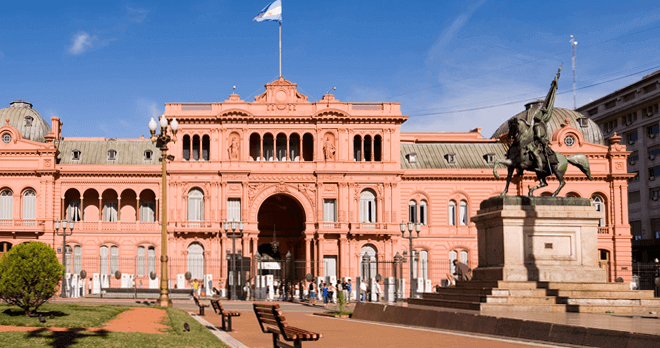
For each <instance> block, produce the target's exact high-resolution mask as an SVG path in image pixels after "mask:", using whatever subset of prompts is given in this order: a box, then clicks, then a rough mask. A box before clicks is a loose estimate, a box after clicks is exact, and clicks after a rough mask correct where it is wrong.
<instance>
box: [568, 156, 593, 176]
mask: <svg viewBox="0 0 660 348" xmlns="http://www.w3.org/2000/svg"><path fill="white" fill-rule="evenodd" d="M566 160H567V161H568V163H570V164H572V165H574V166H576V167H578V169H580V171H581V172H582V173H584V175H586V176H587V178H589V180H593V178H592V177H591V168H589V159H587V156H585V155H583V154H577V155H570V156H566Z"/></svg>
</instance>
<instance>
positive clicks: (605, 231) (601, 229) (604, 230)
mask: <svg viewBox="0 0 660 348" xmlns="http://www.w3.org/2000/svg"><path fill="white" fill-rule="evenodd" d="M598 234H610V228H609V227H598Z"/></svg>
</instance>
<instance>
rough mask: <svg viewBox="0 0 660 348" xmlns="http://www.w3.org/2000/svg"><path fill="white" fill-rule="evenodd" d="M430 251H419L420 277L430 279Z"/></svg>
mask: <svg viewBox="0 0 660 348" xmlns="http://www.w3.org/2000/svg"><path fill="white" fill-rule="evenodd" d="M428 263H429V253H428V252H427V251H426V250H422V251H420V252H419V273H420V275H419V277H420V278H423V279H429V268H428Z"/></svg>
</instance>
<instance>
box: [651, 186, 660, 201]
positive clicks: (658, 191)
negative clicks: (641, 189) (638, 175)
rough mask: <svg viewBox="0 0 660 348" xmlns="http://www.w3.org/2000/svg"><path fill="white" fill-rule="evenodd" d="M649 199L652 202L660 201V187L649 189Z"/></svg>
mask: <svg viewBox="0 0 660 348" xmlns="http://www.w3.org/2000/svg"><path fill="white" fill-rule="evenodd" d="M649 199H650V200H652V201H658V200H660V187H651V188H650V189H649Z"/></svg>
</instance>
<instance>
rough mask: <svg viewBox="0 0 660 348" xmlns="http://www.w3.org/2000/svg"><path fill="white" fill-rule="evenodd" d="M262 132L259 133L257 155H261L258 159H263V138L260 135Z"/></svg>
mask: <svg viewBox="0 0 660 348" xmlns="http://www.w3.org/2000/svg"><path fill="white" fill-rule="evenodd" d="M262 135H263V134H259V157H261V160H260V161H262V162H263V161H264V138H263V136H262Z"/></svg>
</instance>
